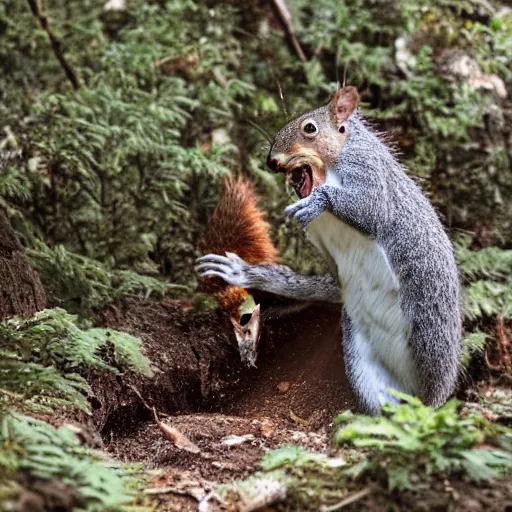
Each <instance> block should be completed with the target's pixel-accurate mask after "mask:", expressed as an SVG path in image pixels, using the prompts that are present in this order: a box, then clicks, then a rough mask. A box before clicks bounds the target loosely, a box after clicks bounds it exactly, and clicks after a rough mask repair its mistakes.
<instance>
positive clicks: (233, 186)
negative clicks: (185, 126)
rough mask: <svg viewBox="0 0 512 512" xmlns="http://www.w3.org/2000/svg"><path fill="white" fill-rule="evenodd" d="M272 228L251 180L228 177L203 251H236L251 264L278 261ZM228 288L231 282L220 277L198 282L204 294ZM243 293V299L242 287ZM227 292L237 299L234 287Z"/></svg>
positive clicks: (221, 252) (209, 226)
mask: <svg viewBox="0 0 512 512" xmlns="http://www.w3.org/2000/svg"><path fill="white" fill-rule="evenodd" d="M270 231H271V227H270V224H269V223H268V222H267V221H266V220H265V213H264V212H263V211H262V210H260V209H259V208H258V197H257V195H256V192H255V191H254V188H253V187H252V185H251V184H250V183H249V181H247V180H246V179H245V178H242V177H240V178H233V177H229V178H227V179H226V180H225V182H224V190H223V193H222V195H221V197H220V199H219V202H218V204H217V207H216V208H215V211H214V212H213V214H212V216H211V218H210V221H209V223H208V231H207V233H206V236H205V237H204V238H203V240H202V241H201V251H202V253H203V254H208V253H214V254H222V255H224V254H225V253H226V252H234V253H235V254H237V255H238V256H240V258H242V259H243V260H245V261H246V262H247V263H249V264H250V265H255V264H259V263H276V262H277V261H278V251H277V249H276V247H275V246H274V243H273V242H272V238H271V237H270ZM227 288H228V285H227V284H226V283H225V282H224V281H222V280H221V279H219V278H213V277H209V278H208V277H207V278H203V279H201V282H200V283H199V290H200V291H202V292H205V293H217V294H218V293H220V292H223V291H227V290H226V289H227ZM229 288H233V287H229ZM240 294H241V296H240V300H241V301H242V302H243V299H244V297H245V290H240ZM228 295H229V297H230V301H234V300H235V297H236V295H237V294H236V293H235V290H233V289H231V290H230V291H229V294H228Z"/></svg>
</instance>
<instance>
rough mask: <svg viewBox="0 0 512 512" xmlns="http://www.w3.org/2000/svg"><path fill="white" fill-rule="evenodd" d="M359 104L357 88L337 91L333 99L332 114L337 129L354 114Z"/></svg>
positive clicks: (343, 88)
mask: <svg viewBox="0 0 512 512" xmlns="http://www.w3.org/2000/svg"><path fill="white" fill-rule="evenodd" d="M358 103H359V94H358V93H357V89H356V88H355V87H342V88H341V89H338V90H337V91H336V94H335V95H334V97H333V99H332V107H331V108H332V112H333V116H334V121H335V123H336V128H337V129H339V128H340V126H341V125H342V124H343V123H344V122H345V121H346V120H347V119H348V118H349V116H350V114H352V112H354V110H355V109H356V107H357V104H358Z"/></svg>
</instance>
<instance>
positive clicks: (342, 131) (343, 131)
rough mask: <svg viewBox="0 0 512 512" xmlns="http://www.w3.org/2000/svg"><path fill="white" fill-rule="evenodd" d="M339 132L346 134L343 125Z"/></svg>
mask: <svg viewBox="0 0 512 512" xmlns="http://www.w3.org/2000/svg"><path fill="white" fill-rule="evenodd" d="M339 132H340V133H345V127H344V126H343V125H341V126H340V129H339Z"/></svg>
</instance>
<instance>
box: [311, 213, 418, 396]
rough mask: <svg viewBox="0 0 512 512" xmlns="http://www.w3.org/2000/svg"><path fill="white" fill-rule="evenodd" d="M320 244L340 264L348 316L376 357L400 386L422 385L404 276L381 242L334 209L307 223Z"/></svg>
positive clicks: (409, 389)
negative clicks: (403, 303) (404, 304)
mask: <svg viewBox="0 0 512 512" xmlns="http://www.w3.org/2000/svg"><path fill="white" fill-rule="evenodd" d="M307 233H308V236H309V238H311V241H312V242H313V243H314V244H315V246H316V247H317V248H318V249H319V250H320V251H321V252H322V253H324V254H325V255H326V256H328V257H329V259H330V260H331V262H330V263H331V264H333V265H335V266H336V270H337V273H338V277H339V281H340V285H341V293H342V298H343V302H344V306H345V308H346V312H347V313H348V316H349V317H350V319H351V320H352V323H353V325H354V327H355V328H356V329H357V331H358V332H359V333H360V334H361V335H362V338H361V337H359V338H361V339H362V340H363V342H364V340H366V342H367V343H368V345H369V346H367V347H363V346H361V347H360V348H361V349H362V350H364V351H367V352H368V351H369V352H370V353H371V358H373V361H372V362H373V363H374V364H376V365H377V366H383V367H384V368H385V369H386V370H387V371H388V372H390V373H391V375H392V376H393V377H394V379H395V380H396V382H397V383H398V384H399V387H400V388H401V389H400V390H401V391H405V392H408V393H414V392H415V391H416V390H417V379H416V378H415V371H414V362H413V359H412V354H411V351H410V349H409V345H408V338H409V335H410V329H411V325H410V322H409V321H408V319H407V318H406V317H405V315H404V314H403V312H402V309H401V307H400V302H399V292H400V288H399V282H398V279H397V277H396V275H395V274H394V272H393V270H392V268H391V266H390V265H389V262H388V259H387V257H386V254H385V252H384V250H383V249H382V247H381V246H380V245H379V244H378V243H377V242H376V241H375V240H370V239H368V238H366V237H365V236H363V235H362V234H361V233H360V232H359V231H357V230H356V229H354V228H352V227H351V226H349V225H347V224H345V223H344V222H342V221H341V220H339V219H338V218H337V217H335V216H334V215H332V214H331V213H329V212H325V213H323V214H322V215H320V216H319V217H318V218H317V219H315V220H314V221H313V222H312V223H311V224H310V225H309V226H308V229H307Z"/></svg>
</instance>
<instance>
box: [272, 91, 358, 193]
mask: <svg viewBox="0 0 512 512" xmlns="http://www.w3.org/2000/svg"><path fill="white" fill-rule="evenodd" d="M358 103H359V94H358V93H357V89H356V88H355V87H343V88H341V89H338V90H337V91H336V93H335V94H334V96H333V98H332V99H331V101H330V102H329V103H328V104H327V105H324V106H322V107H319V108H317V109H315V110H312V111H310V112H306V113H305V114H302V115H301V116H299V117H298V118H296V119H294V120H293V121H291V122H290V123H288V124H287V125H286V126H285V127H284V128H282V129H281V130H280V131H279V132H278V133H277V135H276V136H275V138H274V141H273V143H272V146H271V148H270V152H269V155H268V158H267V165H268V166H269V168H270V169H272V170H273V171H277V172H285V173H286V175H287V180H288V182H289V183H290V184H291V185H292V186H293V188H294V189H295V191H296V192H297V194H298V195H299V197H307V196H308V195H309V194H311V192H312V191H313V190H314V189H315V188H316V187H318V186H320V185H322V184H323V183H324V182H325V180H326V170H327V169H328V168H330V167H332V166H333V165H334V164H335V163H336V162H337V160H338V159H339V156H340V154H341V152H342V149H343V146H344V144H345V142H346V141H347V138H348V137H350V132H351V129H352V128H355V126H354V122H353V120H354V118H355V117H356V116H353V115H352V114H353V113H354V111H355V110H356V109H357V105H358Z"/></svg>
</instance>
